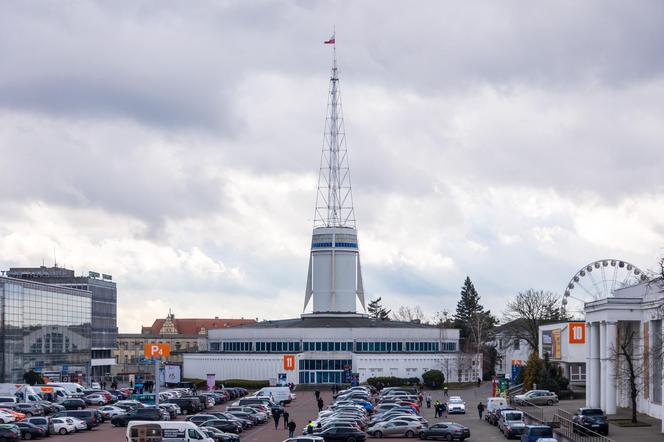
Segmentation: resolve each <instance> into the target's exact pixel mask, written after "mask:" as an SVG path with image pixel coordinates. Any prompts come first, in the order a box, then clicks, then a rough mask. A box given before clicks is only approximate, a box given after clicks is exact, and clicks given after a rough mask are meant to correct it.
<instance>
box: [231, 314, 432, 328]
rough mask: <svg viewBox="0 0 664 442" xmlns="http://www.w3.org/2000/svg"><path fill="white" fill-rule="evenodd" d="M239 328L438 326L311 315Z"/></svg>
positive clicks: (359, 317)
mask: <svg viewBox="0 0 664 442" xmlns="http://www.w3.org/2000/svg"><path fill="white" fill-rule="evenodd" d="M239 328H437V326H435V325H430V324H421V323H418V322H405V321H391V320H390V321H381V320H377V319H371V318H368V317H362V316H347V317H344V316H342V315H338V316H332V315H321V316H316V315H311V316H307V317H303V318H295V319H281V320H275V321H261V322H256V323H254V324H247V325H241V326H239Z"/></svg>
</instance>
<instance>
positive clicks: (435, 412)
mask: <svg viewBox="0 0 664 442" xmlns="http://www.w3.org/2000/svg"><path fill="white" fill-rule="evenodd" d="M439 415H440V402H438V401H436V402H434V403H433V417H438V416H439Z"/></svg>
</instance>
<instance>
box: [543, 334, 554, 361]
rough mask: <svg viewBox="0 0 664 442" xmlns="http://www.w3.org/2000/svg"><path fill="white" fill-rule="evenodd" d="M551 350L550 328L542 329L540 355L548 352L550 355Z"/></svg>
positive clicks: (551, 337) (551, 336) (551, 335)
mask: <svg viewBox="0 0 664 442" xmlns="http://www.w3.org/2000/svg"><path fill="white" fill-rule="evenodd" d="M552 350H553V332H552V331H551V330H544V331H543V332H542V355H544V354H545V353H548V354H549V356H550V355H551V353H552Z"/></svg>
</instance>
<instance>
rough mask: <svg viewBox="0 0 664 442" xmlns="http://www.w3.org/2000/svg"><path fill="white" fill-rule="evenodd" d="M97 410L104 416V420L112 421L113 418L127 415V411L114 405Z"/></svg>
mask: <svg viewBox="0 0 664 442" xmlns="http://www.w3.org/2000/svg"><path fill="white" fill-rule="evenodd" d="M97 410H98V411H99V412H100V413H101V414H102V415H103V416H104V419H110V418H112V417H113V416H118V415H120V414H125V413H126V411H124V410H123V409H122V408H120V407H116V406H114V405H104V406H103V407H99V408H98V409H97Z"/></svg>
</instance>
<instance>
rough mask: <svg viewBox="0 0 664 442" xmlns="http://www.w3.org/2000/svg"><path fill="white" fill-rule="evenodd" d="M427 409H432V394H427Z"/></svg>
mask: <svg viewBox="0 0 664 442" xmlns="http://www.w3.org/2000/svg"><path fill="white" fill-rule="evenodd" d="M427 408H431V393H427Z"/></svg>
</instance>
